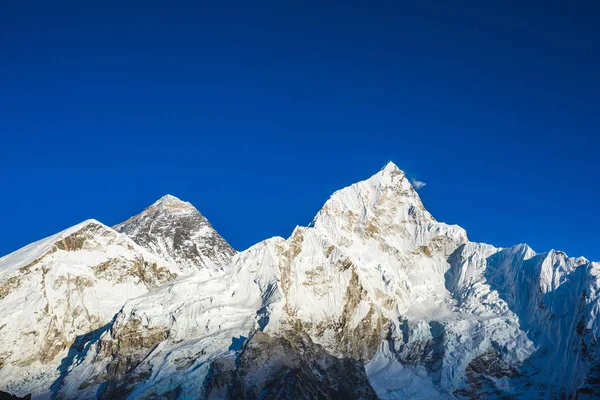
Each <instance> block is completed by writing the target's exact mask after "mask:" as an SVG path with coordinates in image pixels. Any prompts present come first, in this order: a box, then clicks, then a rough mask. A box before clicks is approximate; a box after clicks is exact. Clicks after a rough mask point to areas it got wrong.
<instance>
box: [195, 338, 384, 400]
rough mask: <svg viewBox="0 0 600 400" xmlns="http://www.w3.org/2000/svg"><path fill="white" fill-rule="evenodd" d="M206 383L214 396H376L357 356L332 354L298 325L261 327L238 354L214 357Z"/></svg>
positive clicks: (293, 397) (342, 397)
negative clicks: (282, 331) (279, 332)
mask: <svg viewBox="0 0 600 400" xmlns="http://www.w3.org/2000/svg"><path fill="white" fill-rule="evenodd" d="M204 387H205V390H206V392H207V398H209V399H211V398H214V399H217V398H229V399H377V395H376V394H375V391H374V390H373V388H372V387H371V385H370V383H369V380H368V379H367V375H366V373H365V369H364V367H363V365H362V364H361V363H360V362H359V361H358V360H354V359H350V358H344V359H339V358H336V357H334V356H331V355H329V354H328V353H326V352H325V350H324V349H323V348H322V347H321V346H320V345H318V344H315V343H313V342H312V340H311V339H310V338H309V337H308V336H307V335H306V334H304V333H302V332H298V331H288V332H287V334H286V336H285V338H283V337H273V336H269V335H267V334H265V333H263V332H260V331H257V332H256V333H255V334H254V335H253V336H252V338H251V339H249V340H248V342H247V343H246V346H245V348H244V349H243V350H242V352H241V354H240V355H239V358H238V359H237V360H234V359H232V358H223V359H218V360H216V361H215V362H213V365H212V370H211V374H210V375H209V377H208V378H207V380H206V382H205V384H204Z"/></svg>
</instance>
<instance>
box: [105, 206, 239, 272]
mask: <svg viewBox="0 0 600 400" xmlns="http://www.w3.org/2000/svg"><path fill="white" fill-rule="evenodd" d="M114 229H115V230H117V231H118V232H120V233H124V234H126V235H127V236H129V237H130V238H132V239H133V240H134V241H135V242H136V243H137V244H139V245H140V246H142V247H145V248H146V249H148V250H150V251H151V252H153V253H155V254H157V255H158V256H160V257H162V258H164V259H166V260H167V261H170V262H173V263H175V264H177V265H179V266H180V267H182V268H184V269H186V270H189V272H193V271H194V270H197V269H199V268H205V267H208V268H218V267H221V266H223V265H224V264H226V263H227V262H228V261H229V260H230V259H231V257H232V256H233V255H234V254H235V253H236V251H235V250H234V249H233V248H232V247H231V246H230V245H229V244H228V243H227V242H226V241H225V240H224V239H223V238H222V237H221V235H219V234H218V233H217V231H215V230H214V229H213V227H212V225H211V224H210V222H208V220H207V219H206V218H205V217H204V216H203V215H202V214H200V212H199V211H198V210H196V209H195V208H194V206H192V205H191V204H190V203H186V202H183V201H181V200H179V199H177V198H175V197H173V196H169V195H167V196H164V197H162V198H161V199H160V200H158V201H157V202H156V203H154V204H153V205H152V206H150V207H148V208H147V209H145V210H144V211H143V212H142V213H141V214H139V215H136V216H135V217H132V218H130V219H128V220H127V221H125V222H123V223H121V224H119V225H116V226H114Z"/></svg>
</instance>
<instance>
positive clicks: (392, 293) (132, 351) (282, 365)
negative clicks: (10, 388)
mask: <svg viewBox="0 0 600 400" xmlns="http://www.w3.org/2000/svg"><path fill="white" fill-rule="evenodd" d="M172 200H173V199H170V198H168V199H167V201H168V202H171V201H172ZM173 201H174V200H173ZM158 206H159V207H162V205H160V204H159V205H158ZM174 207H175V208H179V207H187V206H185V205H181V204H179V203H178V202H175V204H174ZM145 212H146V211H145ZM161 212H163V211H154V210H151V211H150V212H148V213H147V214H148V215H145V216H144V215H143V214H144V213H142V217H140V218H138V219H136V217H134V219H132V220H130V222H129V224H130V225H129V226H130V228H129V229H128V231H129V234H131V235H132V236H133V237H138V240H140V239H139V237H143V236H147V237H148V240H147V241H146V242H145V243H146V246H147V247H148V249H152V250H154V251H156V252H157V253H159V254H161V255H163V256H164V257H170V258H169V259H170V260H176V259H177V257H179V256H180V255H181V254H187V253H186V252H185V251H184V252H183V253H181V252H178V251H179V250H180V249H190V248H193V246H194V244H193V237H194V235H193V234H187V236H186V237H187V239H186V240H184V241H182V242H181V243H185V245H184V246H181V247H178V248H176V247H175V246H173V243H175V241H169V239H167V240H165V239H164V238H165V237H166V238H173V237H174V236H175V232H176V227H177V225H176V224H175V225H173V221H176V220H177V218H176V217H170V216H166V215H172V214H165V216H164V217H155V215H159V214H160V213H161ZM170 212H171V213H172V211H170ZM178 212H179V211H177V212H175V214H177V213H178ZM186 212H187V211H186ZM190 212H191V210H190ZM140 221H141V222H140ZM156 221H160V223H158V225H159V227H161V229H158V230H155V229H154V228H153V227H154V226H155V225H156V223H157V222H156ZM138 227H139V228H138ZM141 227H143V229H142V228H141ZM162 227H168V228H164V229H162ZM195 231H196V230H195V229H190V230H189V232H195ZM139 232H143V234H142V236H137V235H138V233H139ZM155 232H156V235H157V237H158V238H156V237H154V235H155ZM140 243H142V242H141V241H140ZM34 247H35V246H34ZM157 249H160V250H157ZM198 253H200V252H198ZM191 254H195V253H193V252H192V253H191ZM192 259H194V263H190V264H187V265H186V266H185V268H186V270H189V269H194V270H196V271H197V272H195V273H194V274H192V275H189V276H186V277H181V278H179V279H176V280H172V281H170V282H168V283H167V284H165V285H163V286H159V287H156V288H154V289H152V290H151V291H149V292H148V293H145V294H143V295H141V296H139V297H137V298H132V299H130V300H128V301H127V302H126V303H125V305H124V306H123V307H122V308H121V309H120V310H119V312H118V313H117V314H116V315H115V317H114V318H113V319H112V321H111V322H110V323H109V324H108V325H106V326H105V327H103V328H100V329H98V330H97V331H95V332H94V334H93V335H89V336H86V337H83V338H82V339H81V344H80V345H78V346H74V347H72V348H73V349H74V350H73V356H72V357H70V358H68V360H67V362H65V364H64V368H63V371H64V373H63V375H62V376H61V379H59V380H57V381H56V384H55V385H54V391H55V392H56V393H57V394H58V396H59V397H60V398H64V399H70V398H73V399H75V398H77V399H86V398H89V399H92V398H106V399H112V398H129V399H137V398H181V399H183V398H185V399H190V398H201V399H205V398H206V399H217V398H229V399H237V398H250V399H258V398H262V399H264V398H282V397H286V396H287V397H288V398H321V399H335V398H361V399H370V398H374V397H375V396H377V397H379V398H382V399H419V398H420V399H438V398H439V399H446V398H502V397H505V396H508V397H519V396H520V397H522V398H536V397H545V398H557V399H558V398H574V397H575V396H579V398H586V396H587V398H595V397H597V396H598V394H600V390H599V387H600V363H599V362H598V360H599V359H600V345H599V343H598V338H599V336H600V321H599V320H598V312H599V310H600V300H599V294H600V264H598V263H593V262H589V261H588V260H585V259H584V258H569V257H567V256H566V255H565V254H564V253H562V252H558V251H551V252H549V253H543V254H537V253H535V252H534V251H533V250H532V249H531V248H529V247H528V246H526V245H517V246H514V247H512V248H507V249H500V248H495V247H493V246H490V245H487V244H481V243H473V242H470V241H469V240H468V239H467V235H466V233H465V231H464V230H463V229H462V228H460V227H458V226H455V225H447V224H444V223H441V222H438V221H436V220H435V219H434V218H433V216H432V215H431V214H430V213H429V212H427V210H426V209H425V208H424V206H423V204H422V202H421V200H420V198H419V196H418V194H417V192H416V191H415V190H414V189H413V187H412V186H411V184H410V182H409V181H408V179H407V178H406V175H405V174H404V173H403V172H402V171H401V170H399V169H398V168H397V167H396V166H395V165H394V164H392V163H390V164H388V165H386V166H385V167H384V168H383V169H382V170H381V171H379V172H378V173H377V174H375V175H373V176H372V177H370V178H369V179H367V180H365V181H362V182H358V183H356V184H354V185H351V186H349V187H347V188H345V189H342V190H340V191H337V192H335V193H334V194H333V195H332V196H331V198H330V199H329V200H328V201H327V202H326V203H325V205H324V206H323V208H322V209H321V210H320V211H319V213H318V214H317V215H316V217H315V219H314V220H313V222H312V224H311V225H310V226H308V227H296V229H295V230H294V231H293V233H292V234H291V236H290V237H289V238H288V239H284V238H280V237H275V238H271V239H268V240H265V241H262V242H260V243H258V244H256V245H254V246H252V247H251V248H249V249H247V250H245V251H243V252H241V253H237V254H235V255H233V257H232V258H231V259H230V261H229V262H224V264H222V266H221V267H219V266H218V265H216V264H213V265H212V266H208V265H207V264H201V263H199V262H198V260H199V259H196V258H194V257H192ZM207 266H208V268H207ZM3 348H4V347H3Z"/></svg>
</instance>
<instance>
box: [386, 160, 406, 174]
mask: <svg viewBox="0 0 600 400" xmlns="http://www.w3.org/2000/svg"><path fill="white" fill-rule="evenodd" d="M381 172H383V173H388V174H390V173H391V174H394V173H398V172H400V173H404V171H402V170H401V169H400V168H398V166H397V165H396V164H394V162H393V161H389V162H388V163H387V164H385V165H384V166H383V168H381Z"/></svg>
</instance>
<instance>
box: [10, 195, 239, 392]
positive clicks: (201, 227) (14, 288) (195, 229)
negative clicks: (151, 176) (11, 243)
mask: <svg viewBox="0 0 600 400" xmlns="http://www.w3.org/2000/svg"><path fill="white" fill-rule="evenodd" d="M118 228H119V229H121V230H122V231H123V232H125V233H128V234H130V235H132V237H131V238H130V237H128V236H127V235H125V234H121V233H118V232H117V231H115V230H113V229H111V228H109V227H107V226H105V225H103V224H101V223H100V222H98V221H95V220H88V221H85V222H83V223H81V224H78V225H75V226H73V227H71V228H69V229H67V230H65V231H63V232H60V233H58V234H56V235H53V236H51V237H48V238H46V239H43V240H40V241H38V242H35V243H32V244H31V245H29V246H26V247H25V248H23V249H20V250H18V251H16V252H14V253H12V254H9V255H7V256H5V257H3V258H1V259H0V313H1V315H0V389H2V390H6V391H8V392H11V393H14V394H20V395H25V394H28V393H33V394H34V395H35V394H39V393H44V392H47V391H49V390H51V386H57V385H58V384H59V382H60V380H61V378H62V376H63V375H64V374H65V373H66V369H65V368H66V366H68V365H69V363H70V360H71V359H72V357H73V356H74V355H75V354H77V352H78V351H80V350H81V349H82V348H83V347H82V346H84V345H85V342H86V341H88V340H89V339H90V338H92V337H94V336H95V334H96V332H97V331H98V330H99V329H100V328H102V327H103V326H104V325H106V324H107V323H108V322H110V320H111V319H112V318H113V317H114V315H115V313H117V312H118V311H119V310H120V309H121V307H122V306H123V304H125V301H126V300H128V299H131V298H135V297H138V296H140V295H142V294H144V293H146V292H148V291H149V290H151V289H153V288H155V287H157V286H159V285H162V284H165V283H167V282H169V281H171V280H173V279H175V278H176V277H178V276H183V275H187V274H189V273H190V272H193V271H196V270H197V269H198V268H201V267H208V268H209V269H210V271H211V272H210V273H213V272H214V271H212V270H213V269H216V268H217V267H218V266H219V265H220V263H222V262H225V260H228V259H229V258H230V257H231V255H232V254H233V253H235V251H234V250H233V249H232V248H231V247H230V246H229V245H228V244H227V243H226V242H225V241H224V240H223V239H222V238H221V237H220V236H219V235H218V233H216V232H215V231H214V229H212V227H211V226H210V224H209V223H208V221H207V220H206V219H205V218H204V217H202V216H201V215H200V213H199V212H198V211H197V210H196V209H195V208H194V207H193V206H191V205H190V204H189V203H184V202H182V201H180V200H178V199H176V198H174V197H172V196H165V197H163V198H161V199H160V200H159V201H157V202H156V203H155V204H154V205H152V206H151V207H149V208H147V209H146V210H145V211H144V212H143V213H141V214H140V215H138V216H136V217H133V218H132V219H130V220H128V221H126V222H125V223H123V224H120V225H118ZM146 229H150V230H152V235H151V236H150V235H149V231H147V230H146ZM147 238H151V239H149V240H146V239H147ZM135 240H137V241H138V242H140V243H141V244H143V245H144V246H140V245H138V244H136V243H135ZM157 244H158V246H155V245H157ZM144 247H146V248H144ZM196 249H201V250H200V251H196ZM220 251H223V254H221V253H220ZM162 256H165V257H162ZM165 258H166V259H165ZM98 332H99V331H98Z"/></svg>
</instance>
